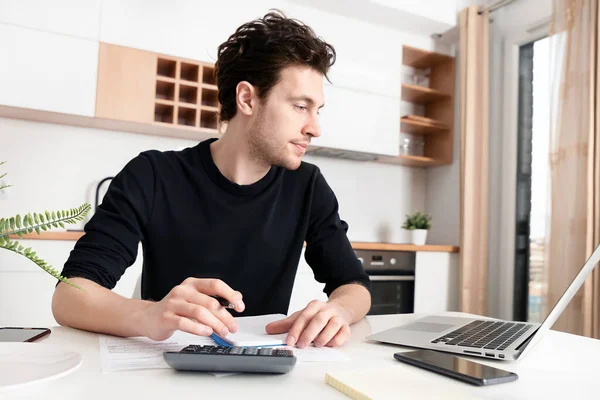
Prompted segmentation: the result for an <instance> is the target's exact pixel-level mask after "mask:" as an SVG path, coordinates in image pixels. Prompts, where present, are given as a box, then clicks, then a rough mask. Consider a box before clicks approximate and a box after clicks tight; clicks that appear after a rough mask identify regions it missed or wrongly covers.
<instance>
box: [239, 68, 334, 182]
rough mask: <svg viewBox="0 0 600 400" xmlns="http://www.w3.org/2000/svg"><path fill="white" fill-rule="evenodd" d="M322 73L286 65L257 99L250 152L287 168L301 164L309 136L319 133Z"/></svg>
mask: <svg viewBox="0 0 600 400" xmlns="http://www.w3.org/2000/svg"><path fill="white" fill-rule="evenodd" d="M322 106H323V75H322V74H321V73H320V72H318V71H315V70H313V69H312V68H304V67H287V68H285V69H283V70H281V72H280V79H279V82H278V83H277V84H276V85H275V86H274V87H273V88H272V89H271V91H270V92H269V94H268V96H267V98H265V99H264V100H263V101H262V102H259V105H258V107H257V113H256V115H255V116H254V118H253V120H252V125H251V127H250V129H249V132H248V133H249V134H248V139H249V145H250V149H251V152H252V155H253V156H254V157H256V158H258V159H259V160H262V161H263V162H266V163H268V164H269V165H274V166H278V167H283V168H286V169H289V170H294V169H297V168H298V167H299V166H300V162H301V160H302V156H303V155H304V153H305V152H306V147H307V146H308V145H309V143H310V141H311V139H312V137H318V136H320V135H321V131H320V127H319V121H318V112H319V109H320V108H321V107H322Z"/></svg>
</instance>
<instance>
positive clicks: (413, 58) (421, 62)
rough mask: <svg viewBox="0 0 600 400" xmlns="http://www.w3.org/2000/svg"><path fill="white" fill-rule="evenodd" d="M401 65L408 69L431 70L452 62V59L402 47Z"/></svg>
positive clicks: (443, 55)
mask: <svg viewBox="0 0 600 400" xmlns="http://www.w3.org/2000/svg"><path fill="white" fill-rule="evenodd" d="M402 47H403V51H402V64H404V65H408V66H409V67H413V68H418V69H423V68H431V67H434V66H436V65H439V64H443V63H452V62H454V57H451V56H447V55H445V54H440V53H433V52H431V51H426V50H421V49H417V48H414V47H410V46H402Z"/></svg>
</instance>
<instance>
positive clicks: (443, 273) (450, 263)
mask: <svg viewBox="0 0 600 400" xmlns="http://www.w3.org/2000/svg"><path fill="white" fill-rule="evenodd" d="M459 269H460V267H459V254H458V253H447V252H426V251H419V252H417V256H416V265H415V305H414V312H415V313H439V312H444V311H458V299H459V290H460V289H459V285H460V282H459V279H460V278H459V272H460V271H459Z"/></svg>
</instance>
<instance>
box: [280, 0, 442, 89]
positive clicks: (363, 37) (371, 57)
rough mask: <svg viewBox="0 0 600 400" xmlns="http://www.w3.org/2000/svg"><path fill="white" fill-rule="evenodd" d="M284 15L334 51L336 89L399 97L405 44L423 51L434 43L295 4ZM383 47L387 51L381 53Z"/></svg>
mask: <svg viewBox="0 0 600 400" xmlns="http://www.w3.org/2000/svg"><path fill="white" fill-rule="evenodd" d="M284 11H286V12H288V14H289V15H290V16H293V17H294V18H298V19H300V20H301V21H302V22H304V23H306V24H307V25H309V26H310V27H311V28H313V30H314V31H315V33H316V34H317V36H319V37H321V38H322V39H323V40H325V41H326V42H327V43H329V44H331V45H332V46H333V47H334V48H335V51H336V61H335V64H334V65H333V66H332V67H331V69H330V71H329V74H328V75H329V78H330V80H331V83H332V84H333V85H335V86H337V87H343V88H349V89H357V90H362V91H364V92H369V93H375V94H380V95H386V96H395V97H399V96H400V84H401V68H402V44H403V43H405V42H409V43H411V45H414V46H418V47H422V46H424V45H427V42H428V41H431V40H430V39H429V38H423V37H421V38H416V37H412V36H410V35H406V34H403V33H401V32H399V31H397V30H394V29H391V28H385V27H380V26H377V25H374V24H370V23H367V22H364V21H360V20H359V19H356V18H348V17H344V16H341V15H335V14H331V13H327V12H324V11H321V10H317V9H315V8H312V7H307V6H304V5H299V4H295V3H288V4H286V5H285V6H284ZM415 40H416V41H415ZM381 43H386V46H389V49H388V51H381V47H382V45H381Z"/></svg>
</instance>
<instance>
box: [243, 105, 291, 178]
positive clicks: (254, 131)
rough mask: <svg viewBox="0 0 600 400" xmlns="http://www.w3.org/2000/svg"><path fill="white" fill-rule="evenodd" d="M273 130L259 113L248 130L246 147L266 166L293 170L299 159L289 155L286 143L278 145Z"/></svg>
mask: <svg viewBox="0 0 600 400" xmlns="http://www.w3.org/2000/svg"><path fill="white" fill-rule="evenodd" d="M276 137H277V135H276V132H275V130H274V129H273V128H272V127H271V126H270V125H269V124H268V123H266V121H265V118H264V117H263V115H262V114H261V115H259V116H258V118H257V119H256V121H255V122H254V124H253V125H252V126H251V127H250V129H249V131H248V147H249V149H250V155H251V156H252V157H253V158H254V159H256V160H257V161H259V162H260V163H263V164H265V165H267V166H269V167H270V166H275V167H281V168H285V169H288V170H295V169H298V167H300V161H297V160H295V159H292V158H291V157H289V155H288V153H289V149H288V147H287V143H284V144H283V145H280V144H278V143H277V141H276V139H275V138H276Z"/></svg>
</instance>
